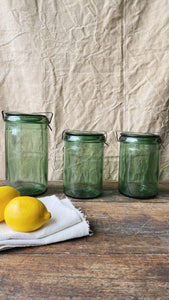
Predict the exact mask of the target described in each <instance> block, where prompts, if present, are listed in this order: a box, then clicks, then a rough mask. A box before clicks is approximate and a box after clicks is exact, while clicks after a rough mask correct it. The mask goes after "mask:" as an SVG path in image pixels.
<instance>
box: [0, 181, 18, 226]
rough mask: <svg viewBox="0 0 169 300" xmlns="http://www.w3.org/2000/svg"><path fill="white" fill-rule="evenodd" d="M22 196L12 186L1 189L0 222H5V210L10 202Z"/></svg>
mask: <svg viewBox="0 0 169 300" xmlns="http://www.w3.org/2000/svg"><path fill="white" fill-rule="evenodd" d="M18 196H20V192H18V191H17V190H16V189H14V188H13V187H11V186H1V187H0V222H2V221H3V220H4V210H5V207H6V205H7V204H8V202H9V201H11V200H12V199H13V198H15V197H18Z"/></svg>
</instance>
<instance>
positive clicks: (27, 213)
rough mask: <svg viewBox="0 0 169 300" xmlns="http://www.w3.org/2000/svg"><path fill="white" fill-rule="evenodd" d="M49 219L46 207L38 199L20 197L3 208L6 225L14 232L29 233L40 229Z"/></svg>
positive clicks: (49, 215)
mask: <svg viewBox="0 0 169 300" xmlns="http://www.w3.org/2000/svg"><path fill="white" fill-rule="evenodd" d="M50 217H51V214H50V212H48V210H47V208H46V206H45V205H44V204H43V203H42V202H41V201H40V200H38V199H36V198H34V197H29V196H21V197H16V198H14V199H12V200H11V201H10V202H9V203H8V204H7V206H6V207H5V212H4V218H5V222H6V224H7V225H8V226H9V227H11V228H12V229H14V230H16V231H21V232H29V231H34V230H36V229H38V228H40V227H41V226H42V225H43V224H44V223H45V222H46V221H48V220H49V219H50Z"/></svg>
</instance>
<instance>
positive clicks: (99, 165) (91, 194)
mask: <svg viewBox="0 0 169 300" xmlns="http://www.w3.org/2000/svg"><path fill="white" fill-rule="evenodd" d="M63 138H64V142H65V147H64V192H65V194H66V195H68V196H71V197H74V198H95V197H98V196H100V195H101V193H102V177H103V176H102V173H103V153H104V142H105V136H104V134H102V133H96V132H81V131H66V132H64V134H63Z"/></svg>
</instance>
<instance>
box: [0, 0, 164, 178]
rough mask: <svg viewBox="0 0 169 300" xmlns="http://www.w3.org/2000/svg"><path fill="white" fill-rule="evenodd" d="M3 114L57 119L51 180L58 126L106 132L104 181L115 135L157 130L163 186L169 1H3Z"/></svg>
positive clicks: (58, 153) (113, 174) (57, 159)
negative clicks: (45, 114)
mask: <svg viewBox="0 0 169 300" xmlns="http://www.w3.org/2000/svg"><path fill="white" fill-rule="evenodd" d="M0 109H1V110H5V111H20V112H26V113H32V112H44V111H51V112H53V113H54V118H53V120H52V122H51V127H52V131H49V180H58V179H62V178H63V141H62V132H63V130H64V129H80V130H95V131H105V132H107V140H108V143H109V146H106V145H105V157H104V180H117V178H118V158H119V143H118V142H117V140H116V134H115V133H116V131H126V130H127V131H143V132H146V131H150V132H160V133H161V134H162V135H163V140H164V143H163V147H162V149H161V162H160V181H166V180H169V145H168V144H169V134H168V133H169V0H162V1H160V0H142V1H140V0H29V1H28V0H20V1H17V0H15V1H13V0H5V1H4V0H0ZM0 122H1V124H0V126H1V130H0V161H1V168H0V179H4V178H5V163H4V157H5V156H4V151H5V149H4V148H5V147H4V128H5V126H4V125H5V124H4V122H3V121H2V118H1V119H0Z"/></svg>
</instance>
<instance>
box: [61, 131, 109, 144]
mask: <svg viewBox="0 0 169 300" xmlns="http://www.w3.org/2000/svg"><path fill="white" fill-rule="evenodd" d="M62 138H63V139H64V140H67V141H79V142H80V141H83V142H90V141H93V142H104V143H105V142H106V135H105V134H104V133H101V132H96V131H81V130H64V131H63V133H62Z"/></svg>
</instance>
